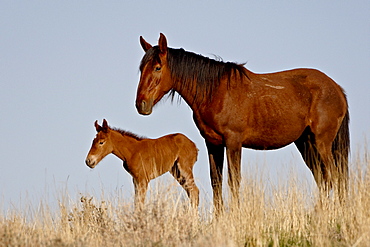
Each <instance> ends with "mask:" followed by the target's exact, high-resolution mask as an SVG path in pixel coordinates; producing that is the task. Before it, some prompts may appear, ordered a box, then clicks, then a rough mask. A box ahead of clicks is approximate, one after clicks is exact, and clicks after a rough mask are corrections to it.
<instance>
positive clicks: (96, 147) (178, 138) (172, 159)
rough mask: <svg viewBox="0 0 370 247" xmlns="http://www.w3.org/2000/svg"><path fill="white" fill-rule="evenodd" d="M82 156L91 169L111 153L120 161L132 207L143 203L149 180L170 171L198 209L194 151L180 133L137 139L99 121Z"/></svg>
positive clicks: (189, 141)
mask: <svg viewBox="0 0 370 247" xmlns="http://www.w3.org/2000/svg"><path fill="white" fill-rule="evenodd" d="M95 129H96V131H97V132H98V133H97V135H96V137H95V139H94V140H93V143H92V146H91V148H90V151H89V153H88V155H87V157H86V161H85V162H86V165H87V166H88V167H90V168H94V167H95V166H96V165H97V164H98V163H99V162H100V161H101V160H102V159H103V158H104V157H105V156H107V155H108V154H110V153H113V154H114V155H116V156H117V157H118V158H120V159H121V160H122V161H123V167H124V168H125V170H126V171H127V172H128V173H130V174H131V176H132V178H133V182H134V187H135V208H138V207H141V206H142V205H143V204H144V201H145V195H146V191H147V189H148V184H149V181H150V180H152V179H154V178H157V177H159V176H160V175H162V174H164V173H166V172H168V171H169V172H170V173H171V174H172V176H173V177H174V178H175V179H176V180H177V181H178V182H179V184H180V185H181V186H182V187H183V188H184V189H185V191H186V193H187V195H188V196H189V198H190V201H191V204H192V206H194V207H198V204H199V189H198V187H197V186H196V185H195V182H194V176H193V166H194V163H195V162H196V161H197V156H198V149H197V147H196V146H195V144H194V143H193V142H192V141H191V140H189V139H188V138H187V137H186V136H184V135H183V134H170V135H166V136H163V137H160V138H158V139H147V138H142V137H138V136H137V135H135V134H132V133H130V132H128V131H123V130H119V129H112V128H110V127H109V126H108V123H107V121H106V120H105V119H104V120H103V125H102V126H100V125H99V124H98V121H95Z"/></svg>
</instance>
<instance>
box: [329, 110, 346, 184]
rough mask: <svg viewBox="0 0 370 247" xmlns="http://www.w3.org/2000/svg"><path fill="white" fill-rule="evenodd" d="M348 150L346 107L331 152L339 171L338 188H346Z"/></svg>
mask: <svg viewBox="0 0 370 247" xmlns="http://www.w3.org/2000/svg"><path fill="white" fill-rule="evenodd" d="M349 150H350V141H349V112H348V109H347V112H346V115H345V116H344V118H343V121H342V124H341V126H340V127H339V130H338V133H337V136H336V137H335V139H334V142H333V146H332V153H333V157H334V162H335V164H336V166H337V169H338V172H339V178H338V182H339V184H338V185H339V187H340V188H339V189H340V190H341V189H344V190H346V189H348V176H349V175H348V156H349Z"/></svg>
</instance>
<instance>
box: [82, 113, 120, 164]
mask: <svg viewBox="0 0 370 247" xmlns="http://www.w3.org/2000/svg"><path fill="white" fill-rule="evenodd" d="M95 129H96V132H98V133H97V134H96V137H95V139H94V140H93V143H92V145H91V148H90V151H89V153H88V154H87V157H86V160H85V163H86V165H87V166H88V167H90V168H94V167H95V166H96V165H97V164H98V163H99V162H100V161H101V160H102V159H103V158H104V157H105V156H107V155H108V154H110V153H112V152H113V145H112V141H111V139H110V136H111V129H110V128H109V126H108V123H107V120H105V119H104V120H103V125H102V126H100V125H99V124H98V120H96V121H95Z"/></svg>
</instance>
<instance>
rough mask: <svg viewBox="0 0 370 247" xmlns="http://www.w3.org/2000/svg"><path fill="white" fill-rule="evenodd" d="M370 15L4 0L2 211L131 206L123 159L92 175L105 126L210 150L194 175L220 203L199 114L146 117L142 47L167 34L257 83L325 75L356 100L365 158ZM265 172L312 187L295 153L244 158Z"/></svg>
mask: <svg viewBox="0 0 370 247" xmlns="http://www.w3.org/2000/svg"><path fill="white" fill-rule="evenodd" d="M369 13H370V2H369V1H274V2H272V1H182V2H180V1H152V2H150V3H146V2H144V1H79V2H76V1H1V3H0V83H1V90H0V116H1V121H0V129H1V133H2V134H1V136H2V138H1V142H0V154H1V161H0V165H1V172H0V196H1V197H0V205H3V207H4V208H7V207H8V206H9V205H14V206H19V205H21V204H22V203H24V200H28V199H29V200H35V201H36V202H37V200H38V198H45V197H48V198H49V197H50V198H49V199H50V200H54V199H55V198H54V196H53V194H55V193H54V192H55V191H58V190H61V189H62V190H66V191H67V192H68V193H69V194H70V195H71V197H73V198H74V196H78V194H79V193H96V194H100V193H101V191H104V192H105V193H108V194H109V193H112V194H113V193H115V191H117V190H119V191H122V192H123V193H124V194H125V197H127V200H129V199H130V197H131V196H132V193H133V187H132V182H131V177H130V175H128V174H127V173H126V172H125V171H124V170H123V169H122V165H121V161H120V160H119V159H118V158H116V157H114V156H113V155H111V156H109V157H107V158H106V159H105V160H103V161H102V162H101V163H100V164H99V165H98V166H97V167H96V168H95V169H94V170H92V171H90V169H89V168H88V167H87V166H86V165H85V164H84V160H85V157H86V154H87V152H88V150H89V148H90V145H91V141H92V139H93V138H94V136H95V129H94V127H93V123H94V121H95V120H99V122H101V120H102V118H106V119H107V120H108V122H109V123H110V124H111V125H112V126H116V127H120V128H123V129H127V130H130V131H132V132H135V133H138V134H140V135H145V136H148V137H153V138H155V137H159V136H162V135H165V134H169V133H173V132H182V133H184V134H186V135H187V136H188V137H189V138H191V139H192V140H193V141H195V142H196V144H197V146H198V148H199V149H200V153H199V158H198V162H197V163H196V165H195V168H194V172H195V177H196V182H197V184H198V185H199V187H200V189H201V196H202V197H203V198H206V200H209V198H210V191H211V190H210V180H209V175H208V174H209V168H208V161H207V153H206V150H205V146H204V141H203V139H202V138H201V137H200V135H199V133H198V130H197V129H196V127H195V125H194V123H193V121H192V116H191V114H192V113H191V110H190V109H189V107H188V106H187V105H186V104H185V103H184V102H182V103H181V104H180V105H177V104H176V103H174V104H171V103H170V101H163V102H160V103H159V104H158V106H157V107H156V108H155V109H154V112H153V114H152V115H151V116H149V117H144V116H140V115H139V114H138V113H137V112H136V109H135V105H134V103H135V102H134V101H135V95H136V88H137V84H138V80H139V70H138V66H139V62H140V60H141V58H142V56H143V54H144V52H143V50H142V49H141V46H140V44H139V36H140V35H143V36H144V38H145V39H146V40H147V41H148V42H150V43H152V44H156V42H157V40H158V37H159V33H160V32H163V33H164V34H165V35H166V36H167V39H168V45H169V46H170V47H183V48H184V49H186V50H189V51H193V52H196V53H200V54H203V55H205V56H209V57H213V56H214V55H217V56H220V57H222V58H223V60H224V61H235V62H239V63H243V62H247V64H246V67H247V68H248V69H250V70H252V71H253V72H258V73H264V72H273V71H279V70H286V69H292V68H298V67H306V68H317V69H319V70H321V71H323V72H324V73H326V74H327V75H328V76H330V77H331V78H333V79H334V80H335V81H336V82H337V83H338V84H340V85H341V86H342V87H343V88H344V89H345V90H346V92H347V94H348V100H349V106H350V114H351V126H350V129H351V137H352V152H353V153H356V152H358V150H359V148H360V147H361V146H362V145H363V144H364V140H365V139H366V138H367V140H368V138H369V136H370V110H369V106H370V99H369V95H370V93H369V92H370V15H369ZM364 136H367V137H364ZM256 162H257V164H261V165H263V166H264V170H267V172H269V173H270V175H271V176H272V177H274V176H276V174H277V173H279V174H280V173H282V174H287V173H288V172H289V170H290V169H293V168H294V169H296V170H297V171H298V173H299V174H301V175H300V178H302V179H303V180H307V181H308V182H309V183H312V176H311V174H310V173H309V171H308V169H307V168H306V167H305V165H304V163H303V161H302V160H301V158H300V155H299V154H298V151H297V150H296V149H295V147H294V146H289V147H287V148H285V149H283V150H280V151H269V152H256V151H249V150H246V149H244V150H243V165H242V166H243V169H244V171H245V172H246V171H248V170H251V169H250V168H251V167H253V166H254V164H255V163H256ZM270 179H272V180H273V178H270Z"/></svg>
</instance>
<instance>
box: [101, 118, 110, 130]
mask: <svg viewBox="0 0 370 247" xmlns="http://www.w3.org/2000/svg"><path fill="white" fill-rule="evenodd" d="M108 128H109V126H108V122H107V120H105V119H103V127H102V130H103V132H108Z"/></svg>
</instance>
